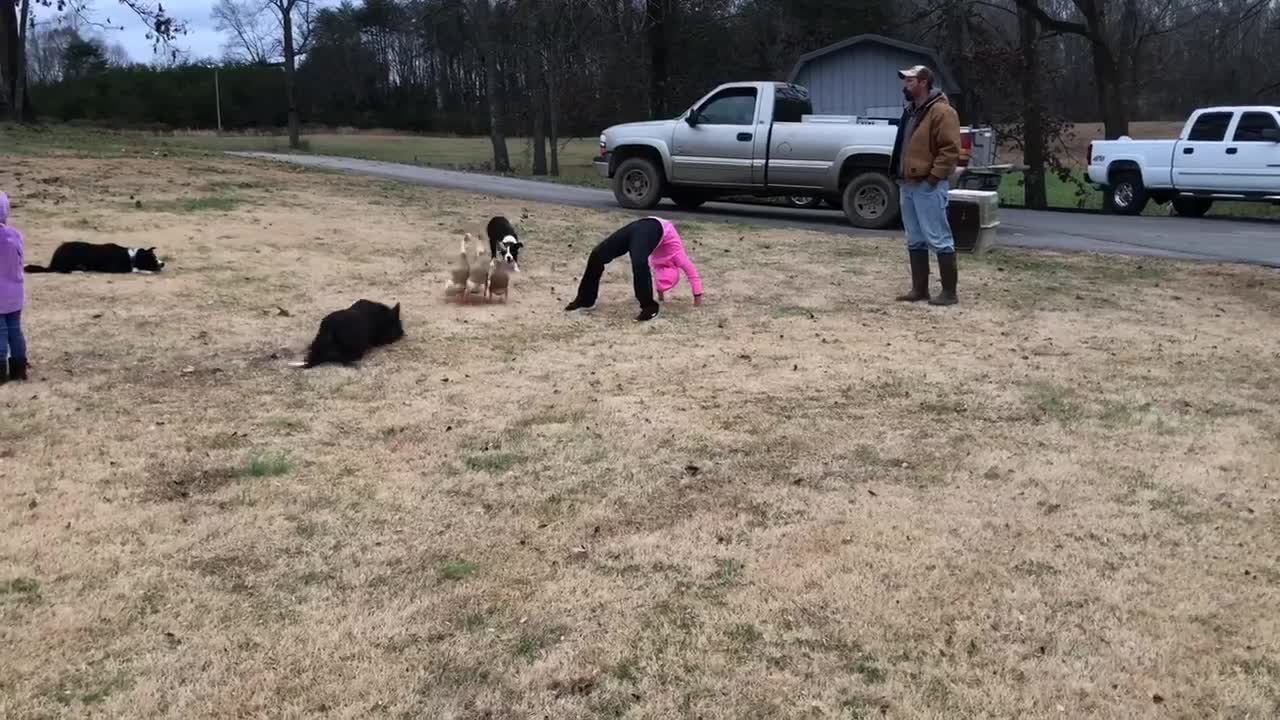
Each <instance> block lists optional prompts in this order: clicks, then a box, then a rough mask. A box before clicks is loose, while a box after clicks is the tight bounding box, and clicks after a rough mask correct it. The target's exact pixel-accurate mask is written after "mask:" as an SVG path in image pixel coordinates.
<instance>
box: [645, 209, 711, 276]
mask: <svg viewBox="0 0 1280 720" xmlns="http://www.w3.org/2000/svg"><path fill="white" fill-rule="evenodd" d="M652 219H654V220H657V221H658V222H659V223H660V224H661V225H662V239H661V240H659V241H658V246H657V247H656V248H654V249H653V252H652V253H649V267H651V268H653V280H654V284H655V285H657V287H658V292H663V293H665V292H667V291H669V290H671V288H673V287H675V286H676V284H677V283H679V282H680V271H684V276H685V277H686V278H688V279H689V287H690V288H692V289H693V294H694V295H701V294H702V280H701V279H700V278H699V277H698V268H696V267H694V266H693V261H692V260H690V259H689V256H688V255H687V254H686V253H685V251H684V243H683V242H681V240H680V233H678V232H676V226H675V225H673V224H672V223H671V222H670V221H669V220H663V219H662V218H660V217H654V218H652Z"/></svg>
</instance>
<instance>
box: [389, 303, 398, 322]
mask: <svg viewBox="0 0 1280 720" xmlns="http://www.w3.org/2000/svg"><path fill="white" fill-rule="evenodd" d="M391 312H393V313H395V314H396V319H397V320H399V319H400V303H396V306H395V307H393V308H391Z"/></svg>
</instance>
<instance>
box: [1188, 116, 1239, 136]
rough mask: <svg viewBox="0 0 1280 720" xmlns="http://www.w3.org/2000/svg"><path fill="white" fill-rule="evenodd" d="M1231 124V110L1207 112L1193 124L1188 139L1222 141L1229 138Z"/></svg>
mask: <svg viewBox="0 0 1280 720" xmlns="http://www.w3.org/2000/svg"><path fill="white" fill-rule="evenodd" d="M1230 125H1231V113H1229V112H1214V113H1205V114H1203V115H1201V116H1200V117H1198V118H1196V123H1195V125H1192V126H1191V133H1190V135H1189V136H1188V137H1187V139H1188V140H1195V141H1198V142H1222V141H1223V140H1226V139H1227V127H1229V126H1230Z"/></svg>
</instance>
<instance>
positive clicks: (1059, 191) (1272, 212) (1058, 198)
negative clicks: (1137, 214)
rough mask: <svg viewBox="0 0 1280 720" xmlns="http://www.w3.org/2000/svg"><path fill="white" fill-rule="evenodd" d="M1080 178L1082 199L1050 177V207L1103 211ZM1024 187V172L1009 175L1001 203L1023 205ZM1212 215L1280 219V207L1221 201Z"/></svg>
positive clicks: (1164, 208)
mask: <svg viewBox="0 0 1280 720" xmlns="http://www.w3.org/2000/svg"><path fill="white" fill-rule="evenodd" d="M1076 176H1077V177H1078V178H1079V179H1080V180H1081V181H1083V182H1084V183H1085V189H1086V193H1085V195H1084V197H1083V200H1082V199H1081V197H1080V195H1079V192H1078V186H1077V185H1076V184H1074V183H1072V182H1068V181H1063V180H1062V179H1060V178H1059V177H1058V176H1057V175H1049V177H1048V188H1047V193H1046V194H1047V195H1048V201H1049V207H1054V208H1075V207H1083V208H1088V209H1091V210H1099V209H1101V208H1102V193H1101V192H1100V191H1098V190H1095V189H1094V188H1093V186H1092V185H1090V184H1089V183H1088V178H1087V177H1085V174H1084V172H1083V171H1079V172H1077V174H1076ZM1024 199H1025V198H1024V188H1023V186H1022V173H1020V172H1014V173H1009V174H1008V175H1006V176H1005V177H1004V181H1003V182H1002V183H1001V184H1000V201H1001V202H1002V203H1005V204H1006V205H1013V206H1019V207H1020V206H1022V204H1023V202H1024ZM1171 211H1172V208H1171V207H1170V206H1169V205H1157V204H1156V203H1155V202H1151V203H1149V204H1148V205H1147V207H1146V209H1145V210H1144V211H1143V213H1142V214H1143V215H1168V214H1169V213H1170V212H1171ZM1209 215H1210V216H1220V217H1238V218H1267V219H1273V220H1280V207H1277V206H1275V205H1270V204H1267V203H1247V202H1218V203H1214V205H1213V207H1212V208H1210V210H1209Z"/></svg>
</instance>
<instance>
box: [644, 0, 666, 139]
mask: <svg viewBox="0 0 1280 720" xmlns="http://www.w3.org/2000/svg"><path fill="white" fill-rule="evenodd" d="M645 15H646V17H645V19H646V21H647V23H648V30H649V33H648V35H649V117H650V118H652V119H654V120H657V119H659V118H665V117H666V116H667V0H645Z"/></svg>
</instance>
